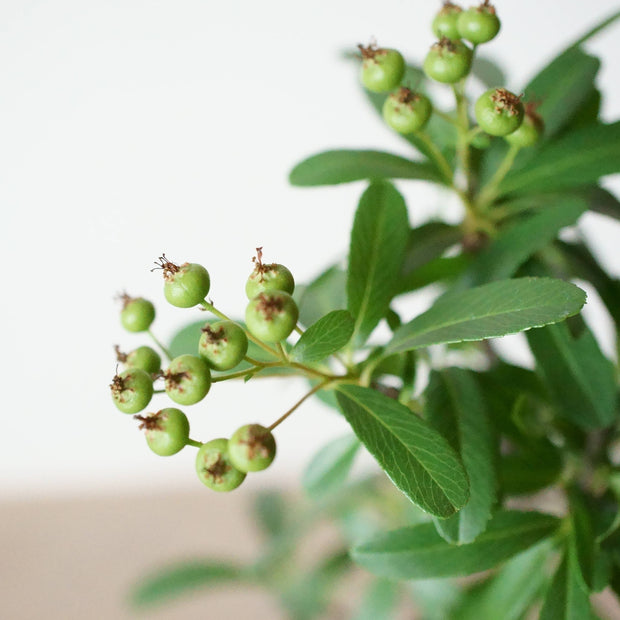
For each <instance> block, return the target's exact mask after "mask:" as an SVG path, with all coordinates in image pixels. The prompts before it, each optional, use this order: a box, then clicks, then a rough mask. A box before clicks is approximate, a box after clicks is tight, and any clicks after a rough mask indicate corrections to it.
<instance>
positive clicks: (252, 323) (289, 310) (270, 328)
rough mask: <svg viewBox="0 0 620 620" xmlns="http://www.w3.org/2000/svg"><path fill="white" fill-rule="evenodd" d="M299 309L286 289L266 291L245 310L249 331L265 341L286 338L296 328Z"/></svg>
mask: <svg viewBox="0 0 620 620" xmlns="http://www.w3.org/2000/svg"><path fill="white" fill-rule="evenodd" d="M298 318H299V310H298V308H297V304H296V303H295V301H294V300H293V298H292V297H291V296H290V295H289V294H288V293H285V292H284V291H266V292H265V293H260V294H259V295H257V296H256V297H255V298H254V299H252V300H251V301H250V303H249V304H248V306H247V308H246V311H245V324H246V325H247V328H248V330H249V332H250V333H251V334H252V335H253V336H255V337H256V338H258V339H259V340H262V341H264V342H280V341H282V340H286V338H288V336H289V335H290V333H291V332H292V331H293V329H295V325H296V324H297V319H298Z"/></svg>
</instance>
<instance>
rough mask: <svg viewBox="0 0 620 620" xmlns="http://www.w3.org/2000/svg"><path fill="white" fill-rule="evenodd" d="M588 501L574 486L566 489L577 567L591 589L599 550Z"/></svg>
mask: <svg viewBox="0 0 620 620" xmlns="http://www.w3.org/2000/svg"><path fill="white" fill-rule="evenodd" d="M589 499H591V498H588V497H587V496H586V495H585V494H584V493H582V492H581V491H580V490H579V489H578V488H576V487H575V486H572V487H570V488H569V489H568V501H569V509H570V520H571V525H572V540H573V542H574V550H575V553H576V559H577V566H578V570H579V573H580V575H581V578H582V579H583V582H584V583H585V585H586V586H587V587H588V588H589V589H592V587H593V584H594V570H595V566H596V560H597V555H598V551H599V549H598V545H597V544H596V532H595V530H594V523H593V519H592V515H591V514H590V511H589V510H588V500H589Z"/></svg>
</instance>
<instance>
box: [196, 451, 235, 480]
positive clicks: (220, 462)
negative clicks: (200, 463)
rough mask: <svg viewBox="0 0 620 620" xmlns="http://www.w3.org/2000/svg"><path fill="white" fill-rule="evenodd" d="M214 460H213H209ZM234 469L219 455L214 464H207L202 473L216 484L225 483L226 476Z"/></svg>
mask: <svg viewBox="0 0 620 620" xmlns="http://www.w3.org/2000/svg"><path fill="white" fill-rule="evenodd" d="M209 460H212V459H209ZM231 469H232V466H231V465H230V464H229V463H228V462H227V461H226V459H224V457H223V456H222V454H221V453H218V454H217V455H216V457H215V460H214V461H213V462H212V463H205V467H203V469H202V471H203V472H204V474H205V476H206V477H208V478H210V479H211V481H212V482H214V483H215V484H221V483H222V482H224V476H225V475H226V474H227V473H228V472H229V471H230V470H231Z"/></svg>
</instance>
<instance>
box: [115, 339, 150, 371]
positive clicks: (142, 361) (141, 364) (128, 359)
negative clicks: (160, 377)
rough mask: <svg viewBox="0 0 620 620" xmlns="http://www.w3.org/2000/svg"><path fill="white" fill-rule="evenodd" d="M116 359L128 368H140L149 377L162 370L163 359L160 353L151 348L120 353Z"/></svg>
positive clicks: (144, 347) (140, 348) (118, 352)
mask: <svg viewBox="0 0 620 620" xmlns="http://www.w3.org/2000/svg"><path fill="white" fill-rule="evenodd" d="M116 357H117V359H118V361H119V362H123V363H124V364H125V365H126V366H127V368H140V369H141V370H144V371H145V372H148V373H149V375H154V374H156V373H158V372H159V371H160V370H161V357H160V356H159V353H157V351H155V350H154V349H151V347H147V346H142V347H138V348H137V349H134V350H133V351H131V352H130V353H126V354H125V353H121V352H120V351H118V347H117V353H116Z"/></svg>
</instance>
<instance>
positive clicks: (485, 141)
mask: <svg viewBox="0 0 620 620" xmlns="http://www.w3.org/2000/svg"><path fill="white" fill-rule="evenodd" d="M471 145H472V146H473V147H474V148H477V149H481V150H484V149H488V148H489V147H490V146H491V138H489V136H488V135H487V134H486V133H478V134H476V135H475V136H474V137H473V138H472V140H471Z"/></svg>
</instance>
